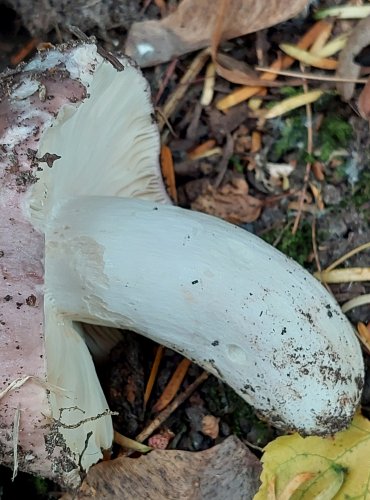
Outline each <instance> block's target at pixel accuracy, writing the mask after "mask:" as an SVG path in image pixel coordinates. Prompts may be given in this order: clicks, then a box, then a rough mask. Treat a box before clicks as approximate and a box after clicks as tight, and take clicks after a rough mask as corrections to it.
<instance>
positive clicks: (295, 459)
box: [254, 415, 370, 500]
mask: <svg viewBox="0 0 370 500" xmlns="http://www.w3.org/2000/svg"><path fill="white" fill-rule="evenodd" d="M369 442H370V422H369V421H368V420H367V419H366V418H364V417H362V416H361V415H357V416H355V418H354V420H353V422H352V424H351V426H350V427H349V429H347V430H345V431H342V432H338V433H337V434H335V435H334V436H333V437H329V438H322V437H317V436H311V437H307V438H303V437H301V436H299V434H293V435H291V436H283V437H279V438H277V439H275V440H274V441H272V442H271V443H269V444H268V445H267V446H266V448H265V453H264V455H263V458H262V462H263V472H262V475H261V480H262V486H261V488H260V490H259V492H258V493H257V495H256V496H255V499H254V500H264V499H266V498H267V493H268V488H269V485H271V482H272V481H273V482H274V484H275V492H276V498H277V499H279V498H280V495H281V494H282V492H283V491H284V490H285V488H286V486H287V485H288V484H289V483H290V481H291V480H292V479H293V478H295V477H296V476H297V475H299V474H302V473H309V474H313V477H312V479H309V480H307V481H305V482H304V483H303V484H302V485H301V486H300V487H299V488H298V489H297V490H296V492H295V493H294V494H293V495H292V496H291V497H290V500H298V499H300V500H311V499H313V498H316V499H317V498H320V499H325V500H331V499H336V500H340V499H344V498H368V497H369V495H370V458H369Z"/></svg>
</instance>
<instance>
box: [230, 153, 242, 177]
mask: <svg viewBox="0 0 370 500" xmlns="http://www.w3.org/2000/svg"><path fill="white" fill-rule="evenodd" d="M230 163H231V165H232V166H233V168H234V169H235V170H236V171H237V172H238V173H239V174H242V173H243V172H244V166H243V164H242V163H241V161H240V157H239V156H238V155H233V156H232V157H231V158H230Z"/></svg>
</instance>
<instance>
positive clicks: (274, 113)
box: [261, 90, 324, 120]
mask: <svg viewBox="0 0 370 500" xmlns="http://www.w3.org/2000/svg"><path fill="white" fill-rule="evenodd" d="M323 93H324V92H323V91H322V90H311V91H310V92H305V93H302V94H299V95H296V96H294V97H288V98H287V99H284V100H283V101H280V102H279V103H278V104H276V105H275V106H274V107H272V108H270V109H268V110H264V112H263V114H262V116H261V117H262V118H264V119H267V120H268V119H271V118H277V117H278V116H281V115H284V114H285V113H289V112H290V111H292V110H293V109H297V108H300V107H302V106H305V105H306V104H309V103H312V102H315V101H317V100H318V99H319V98H320V97H321V96H322V95H323Z"/></svg>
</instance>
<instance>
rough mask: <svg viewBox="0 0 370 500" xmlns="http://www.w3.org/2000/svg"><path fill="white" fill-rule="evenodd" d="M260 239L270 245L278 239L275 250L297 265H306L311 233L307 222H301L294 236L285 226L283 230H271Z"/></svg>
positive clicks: (310, 247)
mask: <svg viewBox="0 0 370 500" xmlns="http://www.w3.org/2000/svg"><path fill="white" fill-rule="evenodd" d="M262 238H263V239H264V240H265V241H267V242H268V243H270V244H273V243H274V242H275V241H276V239H279V242H278V244H277V246H276V248H278V249H279V250H281V251H282V252H283V253H284V254H285V255H288V256H289V257H291V258H292V259H294V260H295V261H297V262H299V264H301V265H305V264H307V260H308V256H309V255H310V253H311V251H312V233H311V224H310V223H309V222H307V221H305V220H303V221H302V222H301V225H300V227H299V229H298V231H297V232H296V234H292V229H291V226H287V227H285V228H284V229H283V230H281V229H273V230H271V231H269V232H268V233H265V234H264V235H262Z"/></svg>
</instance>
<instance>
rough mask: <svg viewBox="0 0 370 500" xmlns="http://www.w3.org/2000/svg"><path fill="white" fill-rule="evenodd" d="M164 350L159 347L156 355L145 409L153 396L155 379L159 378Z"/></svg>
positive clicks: (145, 395)
mask: <svg viewBox="0 0 370 500" xmlns="http://www.w3.org/2000/svg"><path fill="white" fill-rule="evenodd" d="M163 350H164V347H163V345H159V346H158V348H157V352H156V353H155V358H154V362H153V366H152V369H151V370H150V375H149V379H148V383H147V384H146V388H145V393H144V409H145V408H146V405H147V403H148V401H149V398H150V395H151V393H152V390H153V386H154V382H155V379H156V378H157V374H158V368H159V364H160V362H161V359H162V357H163Z"/></svg>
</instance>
